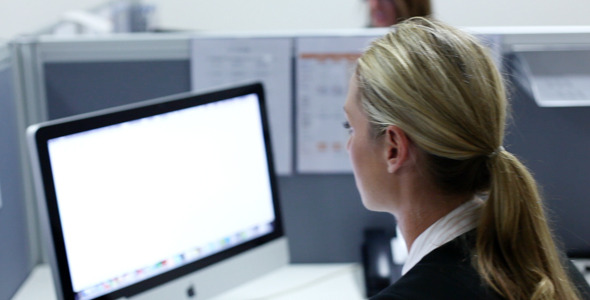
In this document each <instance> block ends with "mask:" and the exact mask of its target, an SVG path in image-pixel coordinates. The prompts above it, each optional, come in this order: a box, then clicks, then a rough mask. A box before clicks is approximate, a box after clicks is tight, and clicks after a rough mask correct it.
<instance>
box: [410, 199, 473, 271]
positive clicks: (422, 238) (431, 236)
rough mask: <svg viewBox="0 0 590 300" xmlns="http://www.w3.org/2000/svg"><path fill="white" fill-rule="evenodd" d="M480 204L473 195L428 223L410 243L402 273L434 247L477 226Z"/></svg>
mask: <svg viewBox="0 0 590 300" xmlns="http://www.w3.org/2000/svg"><path fill="white" fill-rule="evenodd" d="M482 205H483V201H482V200H481V199H479V198H478V197H474V198H473V199H471V200H469V201H467V202H465V203H463V204H461V205H460V206H458V207H457V208H455V209H454V210H453V211H451V212H450V213H448V214H447V215H445V216H444V217H442V218H440V219H439V220H438V221H436V222H434V223H433V224H432V225H430V227H428V228H427V229H426V230H425V231H424V232H422V233H421V234H420V235H419V236H418V237H417V238H416V240H415V241H414V243H413V244H412V248H411V249H410V251H409V252H408V257H407V259H406V262H405V263H404V266H403V268H402V275H404V274H406V273H407V272H408V271H409V270H410V269H412V268H413V267H414V266H415V265H416V264H417V263H418V262H419V261H420V260H421V259H422V258H423V257H424V256H426V255H427V254H428V253H430V252H432V251H433V250H434V249H436V248H438V247H440V246H442V245H444V244H446V243H447V242H450V241H452V240H453V239H455V238H456V237H458V236H460V235H462V234H464V233H466V232H468V231H470V230H472V229H474V228H475V227H476V226H477V221H478V220H479V212H480V210H481V207H482Z"/></svg>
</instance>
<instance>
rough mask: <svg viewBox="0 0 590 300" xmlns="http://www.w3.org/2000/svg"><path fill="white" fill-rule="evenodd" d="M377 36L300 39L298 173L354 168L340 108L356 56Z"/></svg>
mask: <svg viewBox="0 0 590 300" xmlns="http://www.w3.org/2000/svg"><path fill="white" fill-rule="evenodd" d="M374 38H375V37H309V38H299V39H297V40H296V43H297V44H296V55H297V63H296V74H297V78H296V82H297V84H296V87H295V88H296V92H295V94H296V104H297V117H296V119H297V120H296V121H297V125H296V126H297V154H296V157H297V171H298V172H301V173H352V166H351V164H350V160H349V158H348V153H347V151H346V143H347V141H348V132H347V130H346V129H345V128H344V127H343V126H342V125H343V123H344V121H345V120H346V118H345V115H344V111H343V110H342V107H343V105H344V102H345V100H346V95H347V93H348V83H349V80H350V77H351V75H352V74H353V72H354V67H355V65H356V60H357V59H358V57H360V55H361V53H362V51H363V50H364V48H366V46H368V45H369V43H370V41H371V40H373V39H374Z"/></svg>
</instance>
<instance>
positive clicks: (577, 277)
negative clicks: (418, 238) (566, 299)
mask: <svg viewBox="0 0 590 300" xmlns="http://www.w3.org/2000/svg"><path fill="white" fill-rule="evenodd" d="M474 241H475V230H472V231H470V232H468V233H466V234H464V235H461V236H459V237H457V238H456V239H454V240H452V241H450V242H448V243H446V244H444V245H442V246H441V247H439V248H437V249H435V250H433V251H432V252H430V253H429V254H427V255H426V256H425V257H424V258H422V260H420V262H418V263H417V264H416V265H415V266H414V267H413V268H412V269H410V271H408V273H406V274H405V275H404V276H402V277H401V278H400V279H398V280H397V281H396V282H395V283H394V284H393V285H391V286H389V287H387V288H385V289H384V290H383V291H381V292H380V293H379V294H377V295H375V296H374V297H371V300H386V299H404V300H411V299H441V300H442V299H503V298H502V297H500V295H498V294H497V293H495V292H494V291H493V290H492V289H491V288H489V287H487V286H486V285H485V284H484V283H483V280H482V279H481V277H480V276H479V274H478V273H477V271H476V270H475V268H474V267H473V266H471V259H470V256H471V255H470V253H471V249H472V246H473V245H474ZM568 271H569V272H570V276H571V277H572V279H573V281H574V284H576V285H577V286H578V289H579V290H580V291H581V292H582V299H590V288H589V287H588V283H587V282H586V281H585V279H584V277H583V276H582V275H581V274H580V272H578V270H577V269H575V267H574V266H573V264H571V263H570V264H569V270H568Z"/></svg>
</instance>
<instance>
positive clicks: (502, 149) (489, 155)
mask: <svg viewBox="0 0 590 300" xmlns="http://www.w3.org/2000/svg"><path fill="white" fill-rule="evenodd" d="M505 150H506V149H504V146H500V147H498V148H496V150H495V151H494V152H492V153H490V154H488V157H489V158H494V157H496V156H498V154H499V153H500V152H502V151H505Z"/></svg>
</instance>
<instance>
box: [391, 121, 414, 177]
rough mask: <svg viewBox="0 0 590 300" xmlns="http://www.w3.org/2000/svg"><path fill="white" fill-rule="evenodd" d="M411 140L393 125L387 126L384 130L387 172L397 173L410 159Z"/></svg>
mask: <svg viewBox="0 0 590 300" xmlns="http://www.w3.org/2000/svg"><path fill="white" fill-rule="evenodd" d="M410 147H411V140H410V138H409V137H408V136H407V135H406V133H405V132H404V131H403V130H402V129H401V128H399V127H397V126H395V125H389V126H388V127H387V129H386V130H385V149H386V153H385V155H386V160H387V171H388V172H389V173H395V172H397V171H398V170H399V169H400V168H401V167H402V166H403V165H404V164H406V163H407V162H408V159H409V157H410V151H411V149H410Z"/></svg>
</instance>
